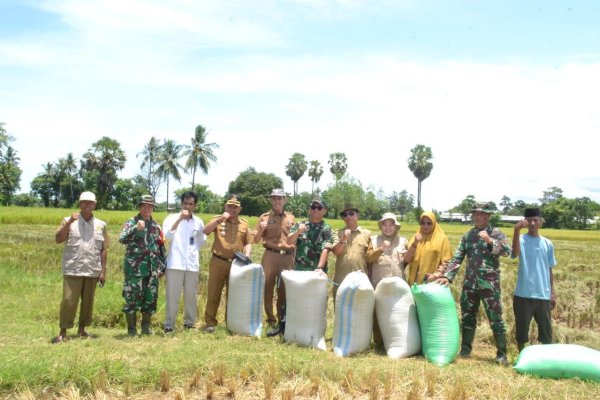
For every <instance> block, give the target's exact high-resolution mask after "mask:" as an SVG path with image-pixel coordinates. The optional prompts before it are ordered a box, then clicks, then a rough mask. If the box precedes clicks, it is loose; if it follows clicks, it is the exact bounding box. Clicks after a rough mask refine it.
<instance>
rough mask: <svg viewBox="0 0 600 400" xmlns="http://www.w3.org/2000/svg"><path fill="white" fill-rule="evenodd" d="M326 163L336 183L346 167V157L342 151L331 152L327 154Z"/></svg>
mask: <svg viewBox="0 0 600 400" xmlns="http://www.w3.org/2000/svg"><path fill="white" fill-rule="evenodd" d="M327 163H328V164H329V170H330V171H331V173H332V174H333V176H335V183H336V184H337V183H338V182H339V180H340V179H342V177H343V176H344V174H345V173H346V170H347V169H348V158H347V157H346V154H344V153H332V154H330V155H329V161H327Z"/></svg>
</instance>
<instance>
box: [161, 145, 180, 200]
mask: <svg viewBox="0 0 600 400" xmlns="http://www.w3.org/2000/svg"><path fill="white" fill-rule="evenodd" d="M182 149H183V146H182V145H180V144H176V143H175V141H173V140H171V139H166V140H164V141H163V144H162V146H161V152H160V156H159V158H158V168H157V169H156V175H158V176H159V177H160V178H161V179H164V180H165V181H166V182H167V210H168V209H169V178H170V177H173V178H175V179H176V180H177V182H181V173H180V172H179V171H180V169H181V168H183V167H182V166H181V164H179V158H181V150H182Z"/></svg>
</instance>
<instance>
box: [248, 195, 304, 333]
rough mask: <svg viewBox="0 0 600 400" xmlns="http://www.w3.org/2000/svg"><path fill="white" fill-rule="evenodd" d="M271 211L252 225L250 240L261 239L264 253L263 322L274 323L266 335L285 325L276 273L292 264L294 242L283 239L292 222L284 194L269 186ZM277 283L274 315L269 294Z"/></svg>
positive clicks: (262, 262) (271, 294)
mask: <svg viewBox="0 0 600 400" xmlns="http://www.w3.org/2000/svg"><path fill="white" fill-rule="evenodd" d="M270 200H271V207H272V209H271V211H269V212H266V213H264V214H262V215H261V216H260V218H259V220H258V226H257V227H256V236H255V237H254V243H260V242H261V241H262V242H263V246H264V248H265V252H264V254H263V258H262V261H261V264H262V267H263V270H264V272H265V313H266V314H267V323H268V324H269V325H275V323H276V322H278V324H277V326H275V327H274V328H273V329H271V330H270V331H269V332H267V336H276V335H279V334H280V333H283V330H284V328H285V309H284V307H285V286H283V281H281V279H279V278H280V274H281V271H283V270H284V269H292V268H293V267H294V247H295V246H294V245H290V244H288V242H287V237H288V235H289V233H290V229H291V228H292V226H293V225H294V224H295V223H296V220H295V218H294V215H293V214H292V213H289V212H285V211H283V207H284V206H285V203H286V195H285V192H284V191H283V189H273V191H272V192H271V196H270ZM276 284H277V303H276V304H277V317H278V319H279V320H276V319H275V315H274V314H273V296H274V291H275V285H276Z"/></svg>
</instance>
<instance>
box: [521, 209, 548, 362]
mask: <svg viewBox="0 0 600 400" xmlns="http://www.w3.org/2000/svg"><path fill="white" fill-rule="evenodd" d="M524 216H525V218H524V219H522V220H521V221H519V222H518V223H517V224H516V225H515V231H514V236H513V242H512V258H516V257H519V272H518V277H517V287H516V288H515V295H514V297H513V311H514V313H515V328H516V339H517V347H518V348H519V351H521V350H523V348H524V347H525V344H526V343H527V342H529V325H530V324H531V319H532V318H533V319H535V322H536V323H537V325H538V340H539V341H540V342H541V343H543V344H549V343H552V318H551V315H550V311H551V310H552V309H553V308H554V307H555V306H556V300H555V296H554V279H553V277H552V268H554V267H555V266H556V258H555V257H554V245H553V244H552V242H551V241H550V240H548V239H546V238H545V237H543V236H541V235H540V233H539V230H540V228H541V227H542V225H543V223H544V220H543V218H542V215H541V211H540V209H539V208H527V209H525V214H524ZM523 228H527V233H526V234H524V235H521V234H520V231H521V229H523Z"/></svg>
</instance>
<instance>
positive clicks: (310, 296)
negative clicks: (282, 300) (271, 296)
mask: <svg viewBox="0 0 600 400" xmlns="http://www.w3.org/2000/svg"><path fill="white" fill-rule="evenodd" d="M281 277H282V278H283V282H284V284H285V293H286V316H285V318H286V322H285V333H284V336H283V339H284V340H285V341H286V342H292V343H297V344H299V345H301V346H307V347H315V348H317V349H320V350H326V346H325V330H326V329H327V275H325V274H323V273H320V272H318V271H283V272H281Z"/></svg>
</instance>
